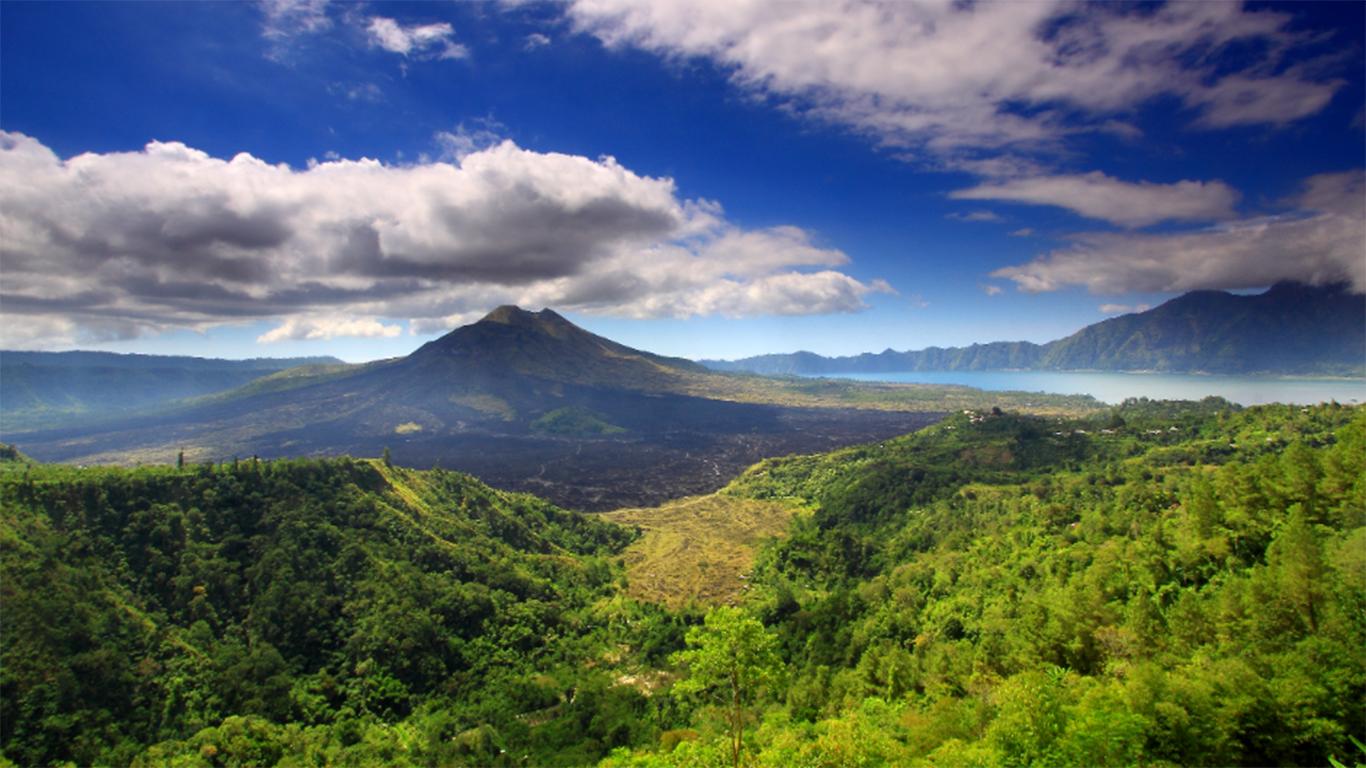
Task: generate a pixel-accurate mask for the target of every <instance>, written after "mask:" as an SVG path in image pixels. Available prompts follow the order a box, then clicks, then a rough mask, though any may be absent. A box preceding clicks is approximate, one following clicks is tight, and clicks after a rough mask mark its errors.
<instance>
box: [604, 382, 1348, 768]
mask: <svg viewBox="0 0 1366 768" xmlns="http://www.w3.org/2000/svg"><path fill="white" fill-rule="evenodd" d="M728 492H729V493H732V494H737V495H741V496H749V497H758V498H787V499H790V500H794V501H797V502H799V503H803V504H806V505H808V506H809V507H810V508H811V509H812V510H813V513H812V514H811V515H810V516H807V517H803V518H799V520H798V522H797V523H796V524H795V525H794V528H793V530H792V531H791V533H790V535H789V536H788V537H787V538H786V539H784V540H782V541H780V542H778V543H776V544H775V545H774V546H772V547H771V548H770V549H769V550H768V551H767V552H766V553H765V554H764V556H763V558H762V561H761V563H760V565H759V567H758V570H757V572H756V574H755V576H754V578H753V580H752V581H751V584H752V585H753V587H752V589H751V591H750V598H749V600H748V601H747V608H748V612H749V615H750V616H752V617H753V618H756V619H759V620H761V621H762V622H763V624H764V625H765V626H766V628H767V631H768V632H769V633H770V634H771V635H772V636H773V637H774V638H775V639H776V640H777V642H778V643H779V647H780V649H781V657H782V660H783V665H784V670H783V672H784V676H783V678H782V680H781V682H779V683H775V684H771V685H768V686H766V687H764V689H763V693H764V694H765V695H766V697H767V698H763V697H760V700H759V702H758V703H757V704H756V705H755V706H753V707H752V708H750V709H749V710H748V716H749V718H750V720H749V722H748V725H747V727H746V731H747V735H746V739H747V742H746V744H747V749H748V755H749V756H748V757H747V758H746V760H747V761H748V762H747V764H752V765H765V766H792V765H811V766H817V765H819V766H824V765H859V766H878V765H889V766H890V765H916V764H923V765H935V766H943V765H1086V766H1096V765H1326V764H1328V761H1329V758H1330V757H1332V756H1334V755H1336V756H1337V757H1338V758H1339V759H1345V760H1347V762H1348V764H1351V762H1352V760H1353V759H1361V758H1366V755H1363V754H1360V753H1358V752H1357V748H1356V747H1355V746H1353V744H1352V743H1351V741H1350V738H1349V737H1351V736H1353V735H1354V736H1355V737H1356V738H1358V739H1362V738H1363V737H1366V734H1364V733H1363V731H1366V705H1363V702H1366V527H1363V525H1366V412H1363V411H1362V410H1361V409H1348V408H1343V407H1338V406H1324V407H1319V408H1312V409H1299V408H1289V407H1279V406H1278V407H1268V408H1259V409H1253V410H1249V411H1241V412H1237V411H1234V410H1233V409H1231V408H1229V407H1228V404H1227V403H1222V402H1220V401H1206V402H1205V403H1203V404H1192V405H1188V406H1176V405H1172V404H1160V403H1131V404H1129V405H1128V406H1127V407H1124V408H1120V409H1117V410H1116V411H1114V412H1113V413H1111V414H1109V415H1107V416H1105V417H1103V418H1100V419H1097V420H1094V421H1091V422H1070V423H1064V422H1049V421H1045V420H1040V419H1032V418H1021V417H1016V416H1011V415H997V416H990V415H980V416H979V415H971V416H969V415H964V416H961V417H958V418H955V419H953V420H950V421H947V422H945V423H943V424H941V425H939V426H936V427H931V428H929V429H927V430H924V431H922V432H920V433H917V434H915V435H911V436H908V437H905V438H902V439H899V440H894V441H888V442H886V443H884V444H882V445H878V446H868V447H864V448H857V449H849V450H846V451H840V452H836V453H833V454H825V455H821V456H813V457H800V458H793V459H781V460H772V461H768V462H765V463H763V464H761V465H759V466H758V467H756V468H755V469H753V470H751V471H750V472H749V473H747V474H746V475H745V476H744V477H742V478H740V479H739V480H738V481H737V482H736V483H734V484H733V485H732V486H731V488H730V489H729V490H728ZM723 714H724V713H723V712H721V711H720V710H711V714H709V710H708V709H706V708H703V709H699V710H697V712H696V714H695V721H694V725H695V726H696V727H697V728H698V729H699V731H700V732H701V737H700V738H699V739H698V740H697V741H694V742H690V743H687V744H685V745H684V746H681V747H679V748H677V749H675V750H674V751H672V752H669V753H665V752H663V751H659V752H656V753H650V754H647V753H643V752H638V753H635V754H632V755H628V754H626V753H625V752H623V753H620V754H618V755H617V756H616V757H615V758H614V759H612V760H611V761H609V763H610V764H611V765H614V766H621V765H651V766H652V765H721V764H730V756H729V743H728V741H727V739H726V737H725V735H724V733H723V732H724V730H725V726H724V723H722V722H721V721H722V720H723V719H724V718H723V717H722V715H723Z"/></svg>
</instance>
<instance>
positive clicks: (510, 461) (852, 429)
mask: <svg viewBox="0 0 1366 768" xmlns="http://www.w3.org/2000/svg"><path fill="white" fill-rule="evenodd" d="M830 389H831V388H829V387H825V386H820V387H817V388H815V390H812V391H807V390H806V389H803V388H800V387H794V386H789V385H786V384H784V383H783V382H779V381H776V380H772V379H763V378H761V377H754V376H728V375H724V374H720V373H717V372H714V371H710V370H708V369H706V368H705V367H703V366H701V365H699V364H697V363H694V362H691V361H689V360H684V359H681V358H671V357H665V356H662V355H655V354H652V353H649V352H645V351H642V350H638V349H632V348H631V347H627V346H625V345H623V344H618V343H617V342H614V341H611V340H610V339H606V338H603V337H601V336H597V335H595V334H592V333H590V332H588V331H586V330H583V329H582V328H579V327H577V326H575V325H574V324H573V323H571V322H569V321H568V320H566V319H565V318H563V317H561V316H560V315H558V314H556V313H555V312H553V311H551V310H548V309H547V310H542V311H539V312H529V311H526V310H523V309H519V308H517V307H511V306H507V307H499V308H498V309H495V310H494V311H493V312H490V313H489V314H488V315H487V316H486V317H484V318H483V319H481V320H480V321H478V322H476V323H473V324H471V325H467V326H464V327H461V328H457V329H455V330H453V331H451V332H450V333H448V334H446V335H445V336H442V337H441V338H439V339H436V340H434V341H431V342H429V343H427V344H425V345H423V346H422V347H421V348H419V349H417V350H416V351H414V352H413V353H412V354H410V355H408V356H407V357H403V358H396V359H392V360H381V361H375V362H372V363H367V364H364V365H350V366H346V365H343V366H327V365H322V366H316V365H315V366H305V367H301V368H293V369H289V370H286V371H280V372H276V373H270V374H269V375H266V376H263V377H261V378H255V379H252V380H251V381H250V382H249V383H247V384H246V385H244V386H242V387H238V388H236V389H233V390H231V391H227V392H219V393H215V394H213V395H210V396H207V397H200V398H198V399H194V400H186V401H180V402H177V403H172V404H168V405H167V406H166V407H163V408H161V409H159V410H144V411H141V412H138V413H135V414H129V415H127V416H122V415H118V408H117V407H115V408H113V409H111V410H112V411H113V412H114V415H108V414H106V415H104V416H103V418H100V419H98V420H89V421H87V422H86V423H73V422H67V423H64V424H49V423H38V424H32V423H30V424H27V425H22V426H21V425H16V424H14V423H13V420H12V419H11V416H10V413H9V412H8V410H6V412H5V413H4V417H5V418H4V422H3V424H0V427H3V429H2V430H0V431H3V432H4V433H5V435H6V437H7V438H8V439H9V440H10V441H13V442H15V443H17V444H18V445H20V447H22V448H23V449H24V450H25V451H26V452H28V453H29V454H30V455H32V456H34V458H36V459H38V460H41V461H75V462H80V463H85V464H102V463H123V464H131V463H137V462H141V463H155V462H161V463H165V462H170V461H175V460H177V457H178V456H179V455H181V454H182V452H183V455H184V456H185V458H186V459H187V460H190V461H204V460H206V459H228V458H231V457H233V456H253V455H255V456H261V457H267V458H268V457H281V456H320V455H337V454H352V455H368V456H375V455H378V454H379V453H380V452H381V451H383V450H384V449H391V451H392V458H393V460H394V461H395V462H398V463H399V464H401V465H404V466H418V467H430V466H433V465H434V464H436V465H440V466H444V467H447V468H455V469H460V470H462V471H466V472H470V473H472V474H475V475H477V476H479V477H481V478H484V479H486V480H489V481H490V482H494V483H496V484H498V485H500V486H502V487H505V488H515V489H519V490H528V491H534V492H536V493H538V494H540V495H543V496H546V497H548V498H551V499H552V500H555V501H556V502H558V503H563V504H566V505H570V506H574V507H576V508H580V509H606V508H612V507H617V506H624V505H640V504H642V503H655V502H657V501H662V500H663V499H666V498H673V497H676V496H684V495H691V494H696V493H703V492H710V491H713V490H715V489H716V488H717V487H719V485H720V484H721V483H723V482H724V481H725V480H726V479H727V478H728V477H730V476H731V474H732V473H734V472H738V471H739V470H740V469H742V468H744V467H745V466H748V465H750V464H752V463H754V462H755V461H757V460H759V459H761V458H764V457H766V456H773V455H781V454H787V453H794V452H805V453H809V452H812V451H815V450H827V449H829V448H833V447H838V446H841V445H848V444H850V443H855V442H866V441H869V440H880V439H885V438H887V437H890V436H893V435H896V434H901V433H904V432H908V431H911V430H913V429H916V428H919V427H921V426H924V425H925V424H927V423H930V422H932V421H934V420H936V419H938V418H939V412H940V411H942V410H948V409H949V408H950V407H951V406H950V403H951V401H957V400H958V399H961V398H966V399H967V400H968V401H970V402H973V403H976V402H977V401H978V397H977V395H975V394H973V393H972V392H971V391H969V390H963V391H952V392H948V393H946V394H944V396H943V397H938V396H935V395H930V394H927V393H926V392H925V391H924V390H922V389H917V388H914V387H909V386H908V387H904V388H901V389H899V390H897V394H898V395H899V396H900V398H901V399H900V400H899V401H898V402H899V403H902V404H903V405H901V406H900V408H901V409H893V410H887V411H883V410H874V409H857V408H855V407H854V405H853V403H856V402H857V401H858V400H859V399H860V398H863V399H867V397H868V394H867V392H860V393H857V396H850V395H849V392H848V391H847V388H842V387H836V388H834V389H835V391H834V392H833V393H831V392H830ZM865 389H867V390H869V391H871V390H872V389H874V388H871V387H869V388H865ZM883 389H884V390H887V389H891V388H883ZM878 391H879V392H882V391H883V390H878ZM938 392H939V390H936V393H938ZM883 396H887V395H883ZM992 397H993V401H994V402H1000V403H1003V404H1008V403H1007V400H1004V399H1000V398H998V397H996V396H992ZM1003 397H1004V396H1003ZM842 398H843V399H842ZM1028 398H1029V402H1031V403H1037V402H1044V400H1045V399H1046V398H1041V397H1040V396H1038V395H1029V396H1028ZM927 401H928V402H927ZM1058 402H1064V403H1068V404H1071V405H1077V404H1078V403H1080V405H1081V406H1082V407H1085V406H1086V404H1085V403H1084V402H1080V401H1077V400H1071V401H1066V400H1059V401H1058ZM845 403H849V405H846V404H845ZM822 406H823V407H822ZM5 407H6V409H8V405H7V404H6V405H5Z"/></svg>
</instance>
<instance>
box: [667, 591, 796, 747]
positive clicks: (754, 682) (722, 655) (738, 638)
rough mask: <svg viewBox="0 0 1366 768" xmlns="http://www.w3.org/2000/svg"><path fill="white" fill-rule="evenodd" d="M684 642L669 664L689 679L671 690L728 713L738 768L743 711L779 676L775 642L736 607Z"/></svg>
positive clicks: (717, 613) (714, 615) (712, 615)
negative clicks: (700, 697) (684, 669)
mask: <svg viewBox="0 0 1366 768" xmlns="http://www.w3.org/2000/svg"><path fill="white" fill-rule="evenodd" d="M684 640H685V642H686V643H687V645H688V647H687V649H686V650H682V651H679V652H678V653H676V654H674V656H673V661H674V662H675V663H681V664H684V665H686V666H687V668H688V676H687V677H686V678H684V679H683V680H682V681H680V682H679V683H678V684H677V685H675V686H674V691H676V692H678V693H681V694H685V695H686V694H700V695H703V696H710V697H712V698H713V699H714V700H716V701H718V702H719V703H720V704H721V705H722V706H723V707H724V708H725V709H726V710H727V720H728V722H727V725H728V727H729V730H730V755H731V763H732V765H735V766H739V765H740V751H741V747H742V737H743V735H744V720H745V714H746V710H747V708H748V706H749V705H750V704H751V703H753V702H754V701H755V700H756V699H758V698H759V695H760V693H761V692H762V691H764V690H765V689H766V688H767V687H768V686H770V685H772V684H773V682H774V681H775V680H776V679H777V677H778V675H779V674H780V672H781V671H782V661H781V660H780V659H779V658H778V652H777V647H778V638H777V636H776V635H774V634H773V633H772V632H770V631H769V630H768V629H766V628H765V627H764V625H763V623H761V622H760V621H759V620H758V619H755V618H753V617H751V616H749V615H747V614H746V613H745V612H744V611H742V610H740V609H739V608H732V607H721V608H716V609H714V610H712V611H710V612H709V613H707V617H706V619H705V620H704V622H703V624H702V626H700V627H693V628H692V629H690V630H688V634H687V636H686V637H685V638H684Z"/></svg>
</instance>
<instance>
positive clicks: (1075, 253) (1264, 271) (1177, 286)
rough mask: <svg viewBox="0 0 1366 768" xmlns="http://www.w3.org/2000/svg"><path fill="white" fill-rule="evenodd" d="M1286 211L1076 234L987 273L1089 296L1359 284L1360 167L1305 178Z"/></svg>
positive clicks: (1364, 194) (1029, 286)
mask: <svg viewBox="0 0 1366 768" xmlns="http://www.w3.org/2000/svg"><path fill="white" fill-rule="evenodd" d="M1291 203H1292V204H1293V205H1292V207H1293V210H1289V211H1287V212H1285V213H1283V214H1280V215H1276V216H1262V217H1256V218H1244V219H1238V220H1234V221H1229V222H1225V223H1222V224H1220V225H1218V226H1214V227H1211V228H1207V229H1202V230H1198V231H1193V232H1177V233H1084V234H1081V235H1077V236H1075V237H1074V238H1072V240H1073V242H1072V243H1071V244H1070V245H1069V246H1067V247H1065V248H1061V249H1059V250H1055V251H1052V252H1050V253H1047V254H1044V255H1042V256H1040V257H1038V258H1036V259H1034V260H1033V261H1030V262H1028V263H1026V264H1021V265H1016V266H1010V267H1006V268H1003V269H999V270H996V271H995V272H993V273H992V276H993V277H1000V278H1006V279H1009V280H1012V281H1014V282H1015V284H1016V285H1017V286H1018V287H1019V288H1020V289H1021V290H1024V291H1030V292H1039V291H1054V290H1058V289H1061V288H1064V287H1067V286H1084V287H1086V288H1087V289H1088V290H1090V291H1091V292H1092V293H1098V294H1122V293H1128V292H1148V293H1156V292H1166V291H1171V292H1174V291H1190V290H1196V289H1203V288H1209V289H1238V288H1259V287H1263V286H1267V285H1271V284H1273V283H1276V282H1278V281H1282V280H1296V281H1299V282H1303V283H1310V284H1316V285H1323V284H1330V283H1339V282H1346V283H1349V284H1350V285H1351V286H1352V288H1353V289H1354V290H1356V291H1358V292H1363V291H1366V183H1363V174H1362V172H1361V171H1350V172H1346V173H1333V174H1321V175H1318V176H1314V177H1311V178H1309V179H1308V180H1306V182H1305V186H1304V192H1303V194H1301V195H1299V196H1298V197H1297V198H1296V199H1294V200H1293V201H1291Z"/></svg>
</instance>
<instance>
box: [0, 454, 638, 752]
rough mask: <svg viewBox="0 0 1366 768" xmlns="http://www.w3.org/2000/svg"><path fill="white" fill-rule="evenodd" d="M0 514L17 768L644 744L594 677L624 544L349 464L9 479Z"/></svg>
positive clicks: (482, 489) (614, 533)
mask: <svg viewBox="0 0 1366 768" xmlns="http://www.w3.org/2000/svg"><path fill="white" fill-rule="evenodd" d="M0 498H3V500H4V515H3V520H2V521H0V526H3V527H2V528H0V567H3V578H2V579H0V596H2V597H3V617H4V620H3V624H0V637H2V638H3V648H2V650H0V653H2V654H3V657H2V663H0V707H2V709H0V728H2V729H3V730H2V732H0V749H3V756H4V757H5V758H8V759H9V760H12V761H14V762H15V763H17V764H19V765H46V764H50V763H53V762H62V761H67V760H69V761H74V762H75V763H76V764H79V765H90V764H114V765H126V764H128V763H129V762H130V761H131V762H134V763H136V764H141V765H162V764H166V763H168V762H169V763H174V764H185V765H246V764H254V765H269V764H274V763H275V762H277V760H285V759H287V760H292V761H295V762H296V764H310V765H316V764H348V763H349V764H356V765H373V764H378V763H381V762H390V761H391V758H393V759H398V758H397V757H395V756H403V755H408V756H411V757H412V758H413V759H414V760H418V761H421V762H423V763H427V764H452V763H462V762H463V763H468V764H475V765H478V764H487V763H488V762H490V761H493V760H494V759H495V756H496V755H499V754H501V752H500V750H504V749H508V750H516V753H517V754H518V755H519V757H520V756H524V755H528V754H531V755H539V756H540V757H538V758H536V759H535V760H534V762H537V763H538V764H539V763H542V762H546V761H547V760H548V756H555V755H563V756H565V757H566V759H569V761H570V762H574V763H585V762H592V761H593V760H594V759H595V758H596V757H597V756H598V755H600V754H602V753H603V751H604V750H605V749H606V748H607V747H608V746H611V745H612V744H621V743H627V741H626V740H627V739H629V737H630V734H631V730H632V729H633V728H637V727H641V728H643V727H645V726H643V725H642V726H636V725H633V723H632V719H633V717H634V714H635V710H637V709H640V708H641V707H642V704H643V702H644V698H643V697H642V696H641V695H640V694H639V693H637V692H636V691H635V690H634V689H632V688H629V687H628V688H620V689H618V688H613V687H612V683H613V681H614V680H615V677H616V676H617V675H619V674H621V673H620V672H619V671H618V669H617V664H621V663H625V662H624V660H623V659H616V660H615V662H616V663H615V664H609V663H606V662H604V661H602V660H601V658H600V656H601V655H602V654H603V653H604V651H605V650H606V649H609V648H615V644H614V643H613V642H611V641H610V637H611V634H612V632H613V631H614V630H613V629H612V622H611V621H610V620H609V618H608V617H610V616H615V615H616V613H614V611H617V612H619V607H618V606H615V604H614V602H613V601H612V599H611V598H612V596H613V595H614V594H615V592H616V589H617V584H616V580H617V578H618V573H617V571H616V570H615V569H614V565H613V563H612V561H611V560H610V559H607V556H610V554H611V553H612V552H614V551H616V550H618V549H619V548H620V547H621V546H623V545H624V544H625V543H626V542H627V541H628V540H629V539H630V533H629V532H628V531H626V530H625V529H623V528H620V527H617V526H613V525H609V524H605V523H599V522H595V521H593V520H591V519H588V518H585V517H582V516H580V515H577V514H572V513H567V512H564V511H561V510H559V509H556V508H554V507H552V506H550V505H548V504H546V503H544V502H541V501H539V500H537V499H535V498H532V497H528V496H519V495H511V494H504V493H500V492H497V491H494V490H492V489H490V488H488V487H487V486H484V485H482V484H480V483H478V482H477V481H474V480H473V479H471V478H469V477H467V476H463V475H458V474H455V473H448V472H441V471H432V472H413V471H409V470H400V469H397V468H390V467H387V466H385V465H384V464H383V463H382V462H378V461H358V460H350V459H337V460H331V461H321V462H319V461H287V462H285V461H281V462H268V463H267V462H255V461H246V462H234V463H233V464H227V465H217V466H208V465H204V466H190V467H186V468H184V469H179V470H178V469H175V468H172V467H159V468H152V469H139V470H109V469H84V470H81V469H75V468H69V467H56V466H38V465H30V464H27V463H24V462H22V461H9V462H7V463H6V464H4V468H3V472H0ZM595 664H596V665H597V668H596V669H585V668H584V667H585V665H587V666H589V667H592V666H593V665H595ZM533 725H538V726H540V727H539V728H537V729H536V732H535V734H534V735H533V734H531V727H532V726H533ZM162 741H166V742H167V743H165V744H161V745H159V746H153V745H156V744H157V743H158V742H162ZM149 747H150V749H149Z"/></svg>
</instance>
